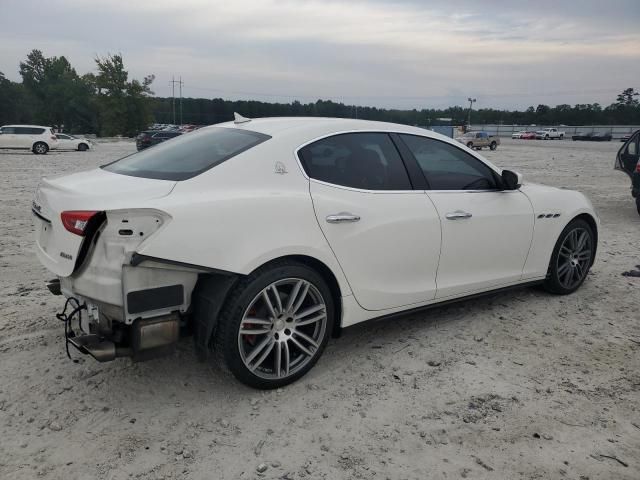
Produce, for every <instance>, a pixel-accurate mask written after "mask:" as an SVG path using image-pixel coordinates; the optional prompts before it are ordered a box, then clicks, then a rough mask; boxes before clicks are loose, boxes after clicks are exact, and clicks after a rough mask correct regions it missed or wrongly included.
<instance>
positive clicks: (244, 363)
mask: <svg viewBox="0 0 640 480" xmlns="http://www.w3.org/2000/svg"><path fill="white" fill-rule="evenodd" d="M333 317H334V313H333V298H332V296H331V291H330V290H329V288H328V286H327V285H326V283H325V281H324V280H323V279H322V277H321V276H320V275H318V274H317V273H316V272H315V271H314V270H312V269H310V268H309V267H307V266H306V265H302V264H298V263H295V262H286V263H283V264H279V265H275V266H273V267H271V268H267V269H266V270H263V271H260V270H258V271H257V272H256V273H255V274H252V275H250V276H249V277H247V278H246V279H244V280H243V281H242V282H241V283H240V284H239V285H238V286H237V288H236V290H235V291H234V293H233V294H232V295H231V298H230V299H229V300H228V301H227V304H226V305H225V308H224V310H223V312H222V313H221V316H220V324H219V326H218V331H217V333H216V342H215V348H216V352H217V353H218V354H221V356H222V357H223V360H224V362H225V364H226V366H227V367H228V368H229V370H230V371H231V373H233V374H234V376H235V377H236V378H237V379H238V380H240V381H241V382H243V383H245V384H247V385H249V386H251V387H255V388H263V389H270V388H277V387H281V386H283V385H287V384H289V383H291V382H293V381H295V380H297V379H298V378H300V377H302V376H303V375H304V374H305V373H307V372H308V371H309V370H310V369H311V368H312V367H313V365H314V364H315V363H316V362H317V361H318V358H320V355H321V354H322V351H323V350H324V347H325V345H326V343H327V341H328V338H329V334H330V332H331V330H332V328H333V321H334V318H333Z"/></svg>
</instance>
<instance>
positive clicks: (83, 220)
mask: <svg viewBox="0 0 640 480" xmlns="http://www.w3.org/2000/svg"><path fill="white" fill-rule="evenodd" d="M97 213H98V212H94V211H87V210H70V211H67V212H62V213H61V214H60V217H61V218H62V224H63V225H64V228H66V229H67V230H68V231H69V232H71V233H75V234H76V235H80V236H81V237H84V234H85V230H86V228H87V225H88V224H89V220H91V219H92V218H93V216H94V215H96V214H97Z"/></svg>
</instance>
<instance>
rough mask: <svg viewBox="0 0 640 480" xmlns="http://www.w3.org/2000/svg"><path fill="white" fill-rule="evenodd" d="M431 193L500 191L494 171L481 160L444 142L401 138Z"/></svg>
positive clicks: (414, 137)
mask: <svg viewBox="0 0 640 480" xmlns="http://www.w3.org/2000/svg"><path fill="white" fill-rule="evenodd" d="M400 137H401V138H402V140H403V141H404V143H405V144H406V145H407V147H408V148H409V150H410V151H411V153H412V154H413V156H414V157H415V159H416V160H417V162H418V164H419V165H420V168H421V169H422V171H423V172H424V176H425V177H426V178H427V182H429V188H430V189H431V190H495V189H498V188H499V185H498V182H497V180H496V175H495V174H494V172H493V170H491V168H489V167H488V166H487V165H485V164H484V163H482V162H481V161H480V160H478V159H477V158H475V157H473V156H472V155H469V154H468V153H466V152H463V151H462V150H461V149H459V148H457V147H455V146H453V145H451V144H449V143H446V142H442V141H440V140H435V139H432V138H426V137H419V136H416V135H406V134H402V135H400Z"/></svg>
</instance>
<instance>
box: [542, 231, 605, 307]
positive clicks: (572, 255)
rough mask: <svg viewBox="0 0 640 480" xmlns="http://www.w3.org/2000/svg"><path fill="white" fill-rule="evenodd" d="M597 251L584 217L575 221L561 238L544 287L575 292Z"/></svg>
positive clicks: (557, 290)
mask: <svg viewBox="0 0 640 480" xmlns="http://www.w3.org/2000/svg"><path fill="white" fill-rule="evenodd" d="M594 253H595V236H594V233H593V231H592V230H591V227H590V226H589V224H588V223H587V222H585V221H584V220H580V219H578V220H573V221H572V222H571V223H569V225H567V226H566V227H565V228H564V230H563V231H562V233H561V234H560V237H559V238H558V241H557V243H556V246H555V248H554V249H553V254H552V255H551V263H550V265H549V273H548V275H547V279H546V280H545V283H544V287H545V289H546V290H547V291H549V292H551V293H557V294H560V295H567V294H569V293H573V292H575V291H576V290H577V289H578V288H579V287H580V285H582V283H583V282H584V279H585V278H586V277H587V274H588V273H589V269H590V268H591V264H592V263H593V255H594Z"/></svg>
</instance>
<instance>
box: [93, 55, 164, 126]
mask: <svg viewBox="0 0 640 480" xmlns="http://www.w3.org/2000/svg"><path fill="white" fill-rule="evenodd" d="M95 62H96V65H97V67H98V73H97V75H92V76H87V77H86V81H87V82H89V83H90V84H91V85H92V87H93V88H94V90H95V94H96V97H97V98H96V105H97V108H98V125H99V130H100V133H101V134H102V135H106V136H112V135H127V136H132V135H135V134H136V133H137V132H139V131H140V130H143V129H145V128H146V127H147V126H148V124H149V123H150V122H151V121H152V120H153V117H152V115H151V111H150V108H149V99H148V97H149V96H150V95H153V92H152V91H151V88H150V87H151V84H152V83H153V80H154V78H155V77H154V76H153V75H148V76H146V77H144V79H143V80H142V81H141V82H140V81H138V80H135V79H134V80H131V81H129V73H128V72H127V71H126V70H125V67H124V61H123V59H122V55H120V54H108V55H107V56H105V57H97V58H95Z"/></svg>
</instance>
